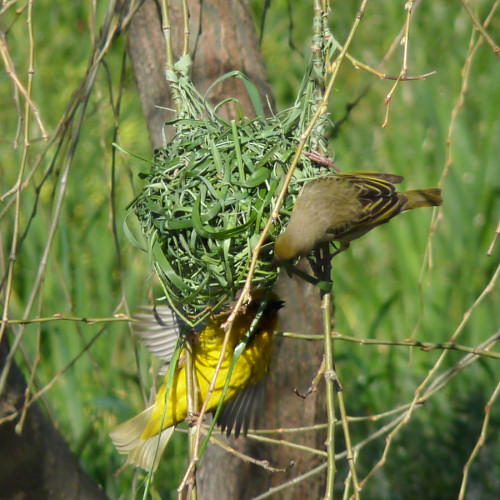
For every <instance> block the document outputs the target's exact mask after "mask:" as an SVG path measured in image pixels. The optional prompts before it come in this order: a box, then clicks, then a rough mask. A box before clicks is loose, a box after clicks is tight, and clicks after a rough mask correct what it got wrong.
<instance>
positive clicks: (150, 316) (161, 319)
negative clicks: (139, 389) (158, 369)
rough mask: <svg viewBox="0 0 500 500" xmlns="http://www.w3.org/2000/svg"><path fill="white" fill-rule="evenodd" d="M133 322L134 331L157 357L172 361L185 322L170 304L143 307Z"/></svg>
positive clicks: (168, 361)
mask: <svg viewBox="0 0 500 500" xmlns="http://www.w3.org/2000/svg"><path fill="white" fill-rule="evenodd" d="M140 309H141V312H140V313H138V314H136V315H135V316H134V318H135V319H136V320H137V321H135V322H134V323H133V324H132V328H133V330H134V333H135V334H136V335H137V336H138V337H139V339H140V340H141V341H142V342H144V344H145V345H146V347H147V348H148V349H149V350H150V352H151V353H152V354H154V355H155V356H156V357H157V358H159V359H160V360H162V361H164V362H165V363H166V364H168V363H170V360H171V359H172V355H173V353H174V351H175V346H176V345H177V340H178V338H179V334H180V331H181V329H182V326H183V323H182V320H181V319H180V318H179V316H178V315H177V314H176V313H175V312H174V311H173V309H171V308H170V307H168V306H163V305H162V306H155V307H154V308H151V307H150V306H144V307H141V308H140Z"/></svg>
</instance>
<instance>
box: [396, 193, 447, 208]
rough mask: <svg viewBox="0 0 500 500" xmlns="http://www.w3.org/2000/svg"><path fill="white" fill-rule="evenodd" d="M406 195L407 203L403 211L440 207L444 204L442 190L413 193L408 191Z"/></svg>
mask: <svg viewBox="0 0 500 500" xmlns="http://www.w3.org/2000/svg"><path fill="white" fill-rule="evenodd" d="M404 194H405V196H406V198H407V201H406V203H405V204H404V206H403V210H411V209H412V208H420V207H438V206H439V205H441V203H443V198H441V189H438V188H429V189H415V190H413V191H406V192H405V193H404Z"/></svg>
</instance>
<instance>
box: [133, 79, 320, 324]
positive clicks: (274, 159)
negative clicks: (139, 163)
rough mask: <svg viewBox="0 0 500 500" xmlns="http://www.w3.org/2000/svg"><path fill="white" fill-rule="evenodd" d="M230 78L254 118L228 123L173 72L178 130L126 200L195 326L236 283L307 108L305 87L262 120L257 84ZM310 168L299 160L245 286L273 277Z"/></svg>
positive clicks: (314, 171) (170, 295)
mask: <svg viewBox="0 0 500 500" xmlns="http://www.w3.org/2000/svg"><path fill="white" fill-rule="evenodd" d="M231 76H238V77H240V78H242V80H243V81H244V83H245V85H246V88H247V91H248V92H249V95H250V97H251V99H252V102H253V103H254V107H255V109H256V113H257V116H258V118H256V119H254V120H251V121H249V120H247V119H240V120H239V121H238V122H236V121H231V122H227V121H225V120H224V119H222V118H221V117H219V116H218V115H217V113H216V108H215V109H212V108H210V107H209V105H208V104H207V102H206V100H205V99H204V98H203V97H201V96H200V95H199V94H198V92H197V91H196V89H195V88H194V87H193V85H192V84H191V83H190V81H189V79H188V78H187V77H184V76H180V75H175V78H176V81H175V88H176V89H177V91H178V94H179V96H180V99H181V102H182V111H181V113H179V117H178V118H177V119H175V120H173V121H171V122H169V123H168V125H172V126H175V127H176V129H177V133H176V136H175V137H174V138H173V139H172V140H171V141H170V142H169V143H168V144H167V145H166V147H165V148H163V149H160V150H157V151H156V152H155V155H154V159H153V162H152V167H151V169H150V171H149V172H148V173H145V174H142V175H141V177H142V178H143V179H144V180H145V186H144V188H143V190H142V192H141V193H140V194H139V196H138V197H137V198H136V199H135V200H134V201H133V202H132V203H131V205H130V208H131V209H132V210H133V211H134V212H135V214H136V215H137V217H138V218H139V221H140V223H141V226H142V230H143V232H144V234H145V235H146V239H147V241H148V247H149V248H148V250H149V253H150V256H151V259H152V262H153V266H154V269H155V271H156V272H157V274H158V276H159V278H160V280H161V282H162V284H163V287H164V290H165V294H166V297H167V299H168V301H169V302H170V304H171V305H172V306H173V307H174V308H175V309H176V310H177V312H178V313H179V314H180V315H181V316H182V317H183V319H184V320H186V321H187V322H188V323H189V324H191V325H193V326H194V325H196V324H198V323H200V322H202V321H203V319H204V318H205V317H206V315H207V314H209V313H210V312H213V311H214V310H216V309H217V308H218V307H219V306H220V305H221V304H223V303H224V302H226V301H228V300H229V299H233V298H234V297H235V295H236V294H237V292H238V291H239V290H241V288H242V287H243V285H244V282H245V280H246V278H247V275H248V269H249V264H250V261H251V257H252V249H253V248H254V246H255V244H256V243H257V241H258V239H259V237H260V234H261V231H262V229H263V227H264V225H265V224H266V222H267V220H268V219H269V217H270V214H271V211H272V209H273V207H274V205H275V201H276V198H277V197H278V195H279V192H280V189H281V187H282V185H283V181H284V177H285V174H286V172H287V169H288V165H289V163H290V160H291V158H292V157H293V155H294V154H295V151H296V148H297V144H298V141H299V137H300V134H301V133H302V132H303V130H304V128H305V126H306V125H307V122H308V119H309V118H310V115H311V105H310V100H311V99H310V95H308V92H307V89H308V88H309V86H308V85H307V84H306V85H304V86H303V88H302V89H301V93H300V95H299V99H298V100H297V102H296V104H295V106H294V107H293V108H291V109H288V110H286V111H284V112H282V113H280V114H278V115H276V116H272V117H270V118H265V117H264V113H263V110H262V107H261V104H260V101H259V98H258V94H257V91H256V89H255V87H254V86H253V85H252V84H251V83H250V82H249V81H248V80H247V79H246V78H245V77H243V75H241V74H239V73H233V74H232V75H231ZM170 78H171V79H172V78H173V76H172V75H170ZM216 83H217V82H216ZM317 175H318V168H317V167H315V166H313V165H311V163H310V162H309V160H307V159H305V158H304V161H303V164H302V165H301V167H300V168H298V169H296V173H295V174H294V178H293V179H292V182H291V184H290V187H289V191H288V195H287V197H286V198H285V201H284V203H283V205H282V208H281V210H280V217H279V218H278V219H277V220H276V221H275V223H274V224H273V226H272V229H271V232H270V234H269V235H268V238H267V244H266V245H265V246H264V249H263V251H262V252H261V256H260V260H259V262H258V265H257V269H256V272H255V275H254V276H253V280H252V286H259V285H265V284H269V283H270V282H272V281H273V280H274V279H275V278H276V276H277V269H276V268H275V267H274V266H272V264H271V260H272V248H273V242H274V240H275V238H276V237H277V236H278V235H279V233H280V232H281V230H282V227H283V225H286V223H287V221H288V218H289V215H290V213H291V210H292V207H293V203H294V201H295V198H296V196H297V194H298V192H299V191H300V188H301V187H302V184H303V182H304V181H305V180H309V179H311V178H312V177H314V176H317Z"/></svg>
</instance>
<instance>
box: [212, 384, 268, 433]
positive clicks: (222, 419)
mask: <svg viewBox="0 0 500 500" xmlns="http://www.w3.org/2000/svg"><path fill="white" fill-rule="evenodd" d="M265 381H266V379H265V378H263V379H261V380H259V381H258V382H257V383H255V384H252V385H249V386H248V387H245V389H243V390H242V391H241V392H239V393H238V394H237V395H236V396H235V397H234V398H233V399H231V400H229V401H228V402H227V403H225V404H224V406H223V407H222V408H221V411H220V413H219V417H218V419H217V425H219V426H220V428H221V431H222V432H225V433H226V436H230V435H231V432H232V431H233V429H234V435H235V437H238V436H239V435H240V432H242V433H243V435H245V434H246V433H247V431H248V427H249V426H250V421H251V419H252V417H254V421H255V420H256V418H257V415H258V410H259V407H260V405H261V404H262V399H263V397H264V386H265Z"/></svg>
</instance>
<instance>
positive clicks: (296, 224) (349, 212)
mask: <svg viewBox="0 0 500 500" xmlns="http://www.w3.org/2000/svg"><path fill="white" fill-rule="evenodd" d="M325 161H327V160H325ZM403 180H404V179H403V177H401V176H399V175H393V174H384V173H380V172H352V173H338V174H333V175H328V176H325V177H321V178H319V179H316V180H314V181H312V182H309V183H308V184H306V185H305V186H304V187H303V188H302V191H301V192H300V193H299V196H298V197H297V201H296V203H295V205H294V207H293V210H292V215H291V216H290V221H289V223H288V225H287V227H286V229H285V232H284V233H282V234H281V235H280V236H279V237H278V239H277V240H276V243H275V245H274V262H275V263H276V264H280V263H282V262H284V261H287V260H291V259H294V258H296V257H303V256H305V255H308V254H309V253H310V252H311V251H312V250H313V249H314V248H316V247H317V246H318V245H320V244H321V243H324V242H330V241H335V242H338V243H339V247H338V250H337V252H335V253H339V252H342V251H343V250H346V249H347V248H348V247H349V244H350V242H351V241H352V240H355V239H356V238H359V237H360V236H363V234H365V233H367V232H368V231H370V230H371V229H373V228H374V227H376V226H379V225H380V224H385V223H386V222H389V221H390V220H391V219H392V218H393V217H394V216H396V215H398V214H399V213H401V212H404V211H406V210H411V209H413V208H419V207H431V206H439V205H441V203H442V198H441V190H440V189H437V188H430V189H415V190H412V191H405V192H403V193H398V192H397V191H396V187H395V186H394V184H399V183H400V182H402V181H403Z"/></svg>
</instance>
